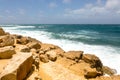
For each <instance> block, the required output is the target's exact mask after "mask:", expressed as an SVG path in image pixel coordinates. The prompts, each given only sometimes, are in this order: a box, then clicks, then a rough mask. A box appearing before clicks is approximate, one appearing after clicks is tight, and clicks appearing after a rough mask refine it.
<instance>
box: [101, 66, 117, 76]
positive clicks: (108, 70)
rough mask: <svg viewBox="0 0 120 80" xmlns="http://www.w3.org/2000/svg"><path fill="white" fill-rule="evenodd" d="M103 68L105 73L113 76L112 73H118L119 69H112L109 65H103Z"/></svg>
mask: <svg viewBox="0 0 120 80" xmlns="http://www.w3.org/2000/svg"><path fill="white" fill-rule="evenodd" d="M102 69H103V72H104V74H108V75H110V76H112V75H114V74H116V73H117V71H116V70H115V69H111V68H109V67H108V66H103V68H102Z"/></svg>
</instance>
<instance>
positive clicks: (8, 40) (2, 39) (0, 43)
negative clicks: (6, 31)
mask: <svg viewBox="0 0 120 80" xmlns="http://www.w3.org/2000/svg"><path fill="white" fill-rule="evenodd" d="M13 45H14V37H13V36H11V35H4V36H0V47H4V46H13Z"/></svg>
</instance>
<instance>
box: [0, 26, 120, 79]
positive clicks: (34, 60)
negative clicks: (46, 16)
mask: <svg viewBox="0 0 120 80" xmlns="http://www.w3.org/2000/svg"><path fill="white" fill-rule="evenodd" d="M0 34H1V37H0V38H1V39H0V40H1V49H3V50H4V51H11V52H9V53H7V54H6V55H5V56H4V57H3V56H2V57H1V60H2V58H4V59H8V60H9V59H12V61H10V62H8V63H7V64H8V65H7V66H4V68H3V70H2V71H0V72H1V73H0V78H1V79H3V78H7V79H8V80H9V79H10V78H13V80H14V79H16V77H15V76H22V78H23V79H24V78H26V80H33V79H41V78H43V80H46V79H47V77H48V78H49V79H50V80H61V79H64V80H68V79H69V80H70V79H71V80H73V79H75V78H76V80H81V79H82V80H86V79H87V78H89V79H92V80H101V79H103V78H104V79H105V80H113V79H114V80H118V79H119V77H120V76H119V75H114V74H115V73H116V71H115V70H114V69H111V68H109V67H107V66H104V64H103V63H102V62H101V60H100V59H99V58H98V57H97V56H95V55H93V54H85V53H84V52H83V51H73V50H72V51H67V52H66V51H64V50H63V49H61V48H60V47H59V46H56V45H53V44H47V43H42V42H40V41H38V40H36V39H33V38H30V37H24V36H21V35H12V34H9V33H6V32H4V31H3V29H2V28H1V29H0ZM6 37H8V38H6ZM6 40H7V42H6ZM7 46H10V47H7ZM6 47H7V48H6ZM4 51H3V52H1V53H4ZM31 53H32V54H31ZM8 55H10V57H8ZM24 55H26V57H25V56H24ZM12 56H13V57H12ZM20 56H22V57H23V58H24V57H25V58H24V61H18V62H20V63H18V64H17V65H18V67H17V70H16V69H13V68H14V67H13V66H12V65H11V63H14V61H15V60H17V58H20V59H19V60H23V59H21V57H20ZM15 57H16V59H14V58H15ZM28 59H29V60H28ZM1 60H0V61H1ZM28 61H30V63H28ZM22 62H25V63H22ZM26 64H28V65H29V66H28V65H26ZM19 65H22V66H19ZM25 66H26V67H29V68H28V69H27V71H26V72H25V71H23V70H21V71H20V72H18V70H19V69H22V68H25ZM10 67H11V68H12V69H13V71H14V70H15V71H16V72H17V74H14V76H11V75H10V74H12V73H13V72H12V71H10V72H11V73H9V74H8V73H7V72H6V70H7V69H9V68H10ZM31 69H32V74H29V73H30V72H31ZM41 69H42V70H43V71H42V70H41ZM41 71H42V72H41ZM18 73H19V74H18ZM21 73H25V74H24V75H21ZM28 74H29V76H28ZM41 74H42V75H41ZM53 74H56V75H53ZM104 74H108V75H110V76H109V77H105V76H104ZM6 75H7V76H6ZM8 75H9V77H8ZM57 75H60V76H57ZM22 78H21V79H22ZM45 78H46V79H45ZM21 79H19V77H17V80H21ZM47 80H48V79H47Z"/></svg>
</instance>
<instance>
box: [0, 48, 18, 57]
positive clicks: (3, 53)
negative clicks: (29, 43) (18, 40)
mask: <svg viewBox="0 0 120 80" xmlns="http://www.w3.org/2000/svg"><path fill="white" fill-rule="evenodd" d="M15 53H16V52H15V50H14V48H13V47H12V46H6V47H2V48H0V59H9V58H11V57H12V55H13V54H15Z"/></svg>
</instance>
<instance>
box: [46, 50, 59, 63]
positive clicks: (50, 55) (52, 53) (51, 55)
mask: <svg viewBox="0 0 120 80" xmlns="http://www.w3.org/2000/svg"><path fill="white" fill-rule="evenodd" d="M46 54H47V56H48V58H49V60H51V61H56V59H57V54H56V52H55V51H54V50H51V51H48V52H46Z"/></svg>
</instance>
